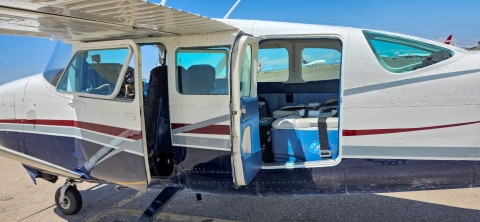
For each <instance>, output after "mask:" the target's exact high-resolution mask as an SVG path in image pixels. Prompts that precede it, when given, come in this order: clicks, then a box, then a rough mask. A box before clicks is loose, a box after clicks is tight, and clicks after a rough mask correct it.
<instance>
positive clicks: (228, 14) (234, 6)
mask: <svg viewBox="0 0 480 222" xmlns="http://www.w3.org/2000/svg"><path fill="white" fill-rule="evenodd" d="M165 1H166V0H165ZM240 1H242V0H237V2H235V4H234V5H233V6H232V8H231V9H230V11H228V12H227V14H226V15H225V17H223V19H228V16H230V14H232V12H233V10H235V8H236V7H237V5H238V3H240Z"/></svg>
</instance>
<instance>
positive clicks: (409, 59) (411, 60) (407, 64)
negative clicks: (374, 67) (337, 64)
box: [363, 31, 454, 73]
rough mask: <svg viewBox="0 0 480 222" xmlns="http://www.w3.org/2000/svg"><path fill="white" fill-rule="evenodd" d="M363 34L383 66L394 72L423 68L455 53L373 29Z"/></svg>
mask: <svg viewBox="0 0 480 222" xmlns="http://www.w3.org/2000/svg"><path fill="white" fill-rule="evenodd" d="M363 34H364V35H365V37H366V38H367V40H368V43H369V44H370V47H371V48H372V50H373V51H374V53H375V55H376V57H377V59H378V61H379V62H380V64H381V65H382V66H383V68H385V69H386V70H388V71H390V72H393V73H405V72H409V71H413V70H417V69H421V68H423V67H427V66H430V65H433V64H435V63H438V62H441V61H443V60H446V59H449V58H450V57H452V56H453V55H454V53H453V51H450V50H448V49H445V48H442V47H439V46H435V45H431V44H428V43H424V42H420V41H415V40H411V39H407V38H402V37H398V36H392V35H387V34H383V33H376V32H371V31H363Z"/></svg>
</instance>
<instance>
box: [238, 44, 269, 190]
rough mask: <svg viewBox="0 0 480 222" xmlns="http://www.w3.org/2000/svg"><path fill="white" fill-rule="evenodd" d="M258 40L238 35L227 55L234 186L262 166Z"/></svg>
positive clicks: (245, 179)
mask: <svg viewBox="0 0 480 222" xmlns="http://www.w3.org/2000/svg"><path fill="white" fill-rule="evenodd" d="M257 57H258V40H256V39H254V38H252V37H249V36H247V35H243V36H239V37H238V38H237V40H236V42H235V45H234V48H233V50H232V56H231V66H232V68H231V70H232V72H231V82H230V89H231V94H230V95H231V111H232V118H231V119H232V134H231V136H232V151H233V152H232V159H233V168H234V169H233V171H234V181H235V185H236V186H244V185H247V184H249V183H250V182H251V181H252V180H253V178H254V177H255V175H256V174H257V173H258V172H259V171H260V169H261V167H262V152H261V150H260V132H259V106H258V98H257V84H256V79H257V63H258V61H257Z"/></svg>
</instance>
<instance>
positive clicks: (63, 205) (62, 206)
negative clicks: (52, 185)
mask: <svg viewBox="0 0 480 222" xmlns="http://www.w3.org/2000/svg"><path fill="white" fill-rule="evenodd" d="M61 189H62V188H61V187H60V188H58V190H57V192H55V204H57V208H58V210H60V212H62V214H65V215H73V214H76V213H78V211H80V209H82V204H83V200H82V195H81V194H80V192H79V191H78V190H77V188H76V187H75V186H69V187H68V188H67V189H66V190H65V195H64V198H63V200H61V197H60V192H61Z"/></svg>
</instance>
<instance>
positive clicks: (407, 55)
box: [395, 51, 431, 58]
mask: <svg viewBox="0 0 480 222" xmlns="http://www.w3.org/2000/svg"><path fill="white" fill-rule="evenodd" d="M430 54H431V53H411V52H409V53H403V54H402V53H400V52H398V51H395V57H397V58H426V57H428V56H429V55H430Z"/></svg>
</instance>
